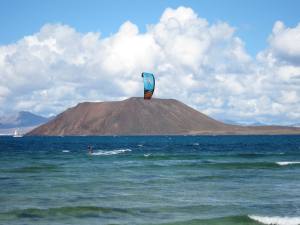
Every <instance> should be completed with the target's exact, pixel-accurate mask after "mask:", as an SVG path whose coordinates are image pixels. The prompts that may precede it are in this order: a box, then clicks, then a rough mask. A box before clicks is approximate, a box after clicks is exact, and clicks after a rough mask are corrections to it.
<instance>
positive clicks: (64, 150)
mask: <svg viewBox="0 0 300 225" xmlns="http://www.w3.org/2000/svg"><path fill="white" fill-rule="evenodd" d="M62 152H65V153H66V152H70V151H69V150H62Z"/></svg>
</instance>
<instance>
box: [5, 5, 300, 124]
mask: <svg viewBox="0 0 300 225" xmlns="http://www.w3.org/2000/svg"><path fill="white" fill-rule="evenodd" d="M299 9H300V1H292V0H285V1H283V0H282V1H281V0H276V1H275V0H272V1H271V0H231V1H229V0H227V1H225V0H223V1H221V0H219V1H216V0H209V1H208V0H206V1H204V0H197V1H196V0H195V1H194V0H188V1H179V0H173V1H168V0H165V1H163V0H161V1H141V0H140V1H125V0H119V1H113V0H110V1H100V0H97V1H96V0H95V1H92V0H90V1H79V0H76V1H71V0H68V1H63V0H51V1H41V0H34V1H33V0H32V1H30V0H26V1H14V0H0V76H1V79H0V115H1V114H6V113H9V112H13V111H21V110H23V111H31V112H34V113H37V114H40V115H45V116H50V115H55V114H57V113H59V112H61V111H63V110H65V109H66V108H68V107H71V106H74V105H76V104H78V102H84V101H111V100H123V99H126V98H129V97H132V96H142V95H143V89H142V88H143V86H142V81H141V77H140V74H141V72H143V71H148V72H153V73H154V74H155V76H156V89H155V92H154V97H157V98H176V99H178V100H180V101H182V102H184V103H186V104H188V105H190V106H192V107H194V108H196V109H198V110H199V111H201V112H203V113H205V114H208V115H210V116H212V117H214V118H217V119H221V120H235V121H238V122H244V123H254V122H260V123H266V124H283V125H284V124H297V123H300V107H299V105H300V13H299V12H298V11H299Z"/></svg>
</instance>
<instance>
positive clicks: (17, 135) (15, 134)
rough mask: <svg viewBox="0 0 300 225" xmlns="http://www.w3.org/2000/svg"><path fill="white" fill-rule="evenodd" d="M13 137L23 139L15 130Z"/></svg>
mask: <svg viewBox="0 0 300 225" xmlns="http://www.w3.org/2000/svg"><path fill="white" fill-rule="evenodd" d="M13 137H15V138H16V137H23V135H21V134H20V133H19V132H18V130H17V129H16V130H15V132H14V135H13Z"/></svg>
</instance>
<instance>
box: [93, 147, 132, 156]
mask: <svg viewBox="0 0 300 225" xmlns="http://www.w3.org/2000/svg"><path fill="white" fill-rule="evenodd" d="M125 152H131V149H129V148H127V149H115V150H111V151H105V150H96V152H93V153H89V155H118V154H121V153H125Z"/></svg>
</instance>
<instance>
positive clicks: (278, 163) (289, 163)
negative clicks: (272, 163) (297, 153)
mask: <svg viewBox="0 0 300 225" xmlns="http://www.w3.org/2000/svg"><path fill="white" fill-rule="evenodd" d="M276 164H277V165H279V166H288V165H293V164H300V162H288V161H287V162H276Z"/></svg>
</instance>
